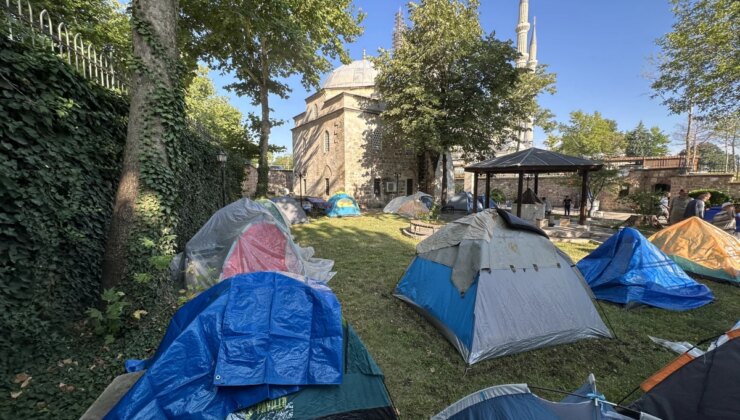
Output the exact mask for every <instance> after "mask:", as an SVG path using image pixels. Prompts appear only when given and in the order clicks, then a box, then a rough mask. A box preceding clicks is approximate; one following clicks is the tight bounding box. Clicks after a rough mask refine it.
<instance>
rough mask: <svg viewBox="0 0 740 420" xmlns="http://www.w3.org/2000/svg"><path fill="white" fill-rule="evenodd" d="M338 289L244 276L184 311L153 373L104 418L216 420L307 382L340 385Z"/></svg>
mask: <svg viewBox="0 0 740 420" xmlns="http://www.w3.org/2000/svg"><path fill="white" fill-rule="evenodd" d="M342 360H343V328H342V320H341V309H340V306H339V302H338V301H337V298H336V296H334V293H333V292H332V291H331V290H330V289H329V288H328V287H326V286H325V285H323V284H322V283H318V282H314V281H312V280H304V279H303V278H299V277H296V278H294V277H290V276H289V275H287V274H283V273H274V272H257V273H249V274H240V275H238V276H234V277H232V278H230V279H227V280H224V281H223V282H221V283H218V284H216V285H215V286H213V287H211V288H210V289H208V290H206V291H204V292H203V293H201V294H200V295H199V296H198V297H196V298H195V299H193V300H192V301H190V302H188V303H187V304H186V305H185V306H183V307H182V308H180V310H178V311H177V313H176V314H175V316H174V317H173V319H172V321H171V322H170V325H169V327H168V328H167V332H166V333H165V337H164V339H163V340H162V342H161V343H160V346H159V348H158V350H157V352H156V354H155V355H154V357H152V358H151V359H149V360H146V361H127V362H126V369H127V370H128V371H129V372H132V371H138V370H143V369H147V370H146V372H145V373H144V375H143V376H142V377H141V378H140V379H139V381H138V382H137V383H136V384H135V385H134V386H133V387H132V388H131V389H130V390H129V392H128V393H127V394H126V395H125V396H124V397H123V398H122V399H121V401H119V402H118V404H117V405H116V406H115V407H114V408H113V409H112V410H111V411H110V413H109V414H108V415H107V416H106V418H110V419H133V418H173V417H187V418H218V419H223V418H225V417H226V416H227V415H228V414H229V413H232V412H234V411H236V410H239V409H241V408H245V407H250V406H252V405H254V404H257V403H259V402H261V401H264V400H268V399H274V398H278V397H280V396H283V395H286V394H289V393H292V392H296V391H298V390H300V389H301V387H302V386H304V385H329V384H331V385H334V384H340V383H341V382H342V370H343V369H342Z"/></svg>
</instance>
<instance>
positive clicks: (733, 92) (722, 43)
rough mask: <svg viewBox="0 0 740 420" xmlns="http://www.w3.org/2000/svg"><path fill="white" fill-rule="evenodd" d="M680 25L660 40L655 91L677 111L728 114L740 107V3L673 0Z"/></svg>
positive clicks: (720, 0) (716, 0) (732, 0)
mask: <svg viewBox="0 0 740 420" xmlns="http://www.w3.org/2000/svg"><path fill="white" fill-rule="evenodd" d="M672 2H673V12H674V14H675V15H676V22H675V23H674V24H673V30H672V31H671V32H669V33H668V34H666V35H665V36H663V37H662V38H660V39H658V41H657V44H658V46H659V47H660V48H661V51H662V55H661V57H660V64H659V66H658V72H659V75H658V77H657V79H656V80H655V81H654V82H653V84H652V88H653V89H654V90H655V93H656V96H659V97H661V98H662V100H663V103H664V104H665V105H667V106H668V108H669V109H670V110H671V112H673V113H682V112H686V111H688V110H689V109H690V108H691V107H692V106H694V107H696V108H697V110H698V111H699V113H700V114H707V115H727V114H733V113H735V114H736V113H737V112H738V109H739V108H738V104H740V63H739V62H738V46H739V45H740V2H738V1H736V0H672Z"/></svg>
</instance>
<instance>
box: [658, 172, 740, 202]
mask: <svg viewBox="0 0 740 420" xmlns="http://www.w3.org/2000/svg"><path fill="white" fill-rule="evenodd" d="M681 188H683V189H684V190H687V191H691V190H698V189H704V188H712V189H715V190H720V191H722V192H724V193H727V194H729V195H730V196H732V197H733V198H735V199H740V181H734V182H733V181H732V174H691V175H677V176H673V177H671V191H678V190H679V189H681Z"/></svg>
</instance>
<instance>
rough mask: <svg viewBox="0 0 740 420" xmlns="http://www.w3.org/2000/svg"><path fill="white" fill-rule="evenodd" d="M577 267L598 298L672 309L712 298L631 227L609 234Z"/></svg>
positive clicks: (693, 304)
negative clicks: (609, 236)
mask: <svg viewBox="0 0 740 420" xmlns="http://www.w3.org/2000/svg"><path fill="white" fill-rule="evenodd" d="M577 267H578V269H579V270H581V273H582V274H583V276H584V277H585V278H586V281H587V282H588V285H589V286H590V287H591V290H592V291H593V293H594V295H596V298H597V299H602V300H608V301H610V302H615V303H620V304H623V305H630V304H645V305H650V306H656V307H658V308H663V309H669V310H674V311H683V310H687V309H694V308H698V307H700V306H703V305H706V304H707V303H709V302H711V301H712V300H714V295H713V294H712V291H711V290H709V288H708V287H707V286H705V285H703V284H700V283H697V282H696V281H694V280H693V279H692V278H691V277H689V276H688V275H687V274H686V273H685V272H684V271H683V270H682V269H681V267H679V266H678V265H676V263H675V262H673V260H671V259H670V258H668V257H667V256H666V255H665V254H664V253H663V252H662V251H661V250H660V249H658V247H656V246H655V245H653V244H652V243H650V241H648V240H647V238H645V237H644V236H642V234H641V233H640V232H638V231H637V230H635V229H632V228H625V229H622V230H620V231H619V232H617V233H615V234H614V235H612V237H611V238H609V239H608V240H607V241H606V242H604V243H603V244H601V246H599V247H598V248H596V249H595V250H594V251H593V252H591V254H589V255H588V256H586V257H585V258H584V259H582V260H581V261H579V262H578V264H577Z"/></svg>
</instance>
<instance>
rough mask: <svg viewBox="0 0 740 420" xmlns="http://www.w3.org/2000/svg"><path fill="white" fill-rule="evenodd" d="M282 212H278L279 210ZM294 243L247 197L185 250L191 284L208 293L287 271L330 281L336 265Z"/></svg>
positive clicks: (220, 213) (227, 209)
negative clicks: (249, 276)
mask: <svg viewBox="0 0 740 420" xmlns="http://www.w3.org/2000/svg"><path fill="white" fill-rule="evenodd" d="M274 210H275V211H277V209H274ZM313 255H314V249H313V248H311V247H307V248H303V247H301V246H299V245H298V244H297V243H295V242H294V241H293V237H292V235H291V234H290V228H289V227H288V226H285V222H284V221H278V220H277V219H275V216H274V215H273V213H271V212H270V211H269V210H268V209H267V208H266V207H265V206H264V205H262V204H259V203H256V202H254V201H252V200H250V199H248V198H242V199H240V200H238V201H235V202H233V203H231V204H229V205H227V206H226V207H223V208H222V209H220V210H219V211H217V212H216V213H214V214H213V216H211V218H210V219H209V220H208V221H207V222H206V223H205V224H204V225H203V227H201V228H200V230H199V231H198V232H197V233H196V234H195V235H194V236H193V237H192V238H191V239H190V240H189V241H188V243H187V244H186V245H185V253H184V261H183V264H184V271H185V284H186V285H187V286H189V287H195V288H206V287H209V286H212V285H214V284H216V283H218V282H220V281H221V280H224V279H226V278H229V277H231V276H233V275H236V274H239V273H251V272H255V271H285V272H289V273H294V274H300V275H305V276H308V277H311V278H313V279H316V280H319V281H324V282H326V281H329V279H331V278H332V276H333V275H334V274H335V273H334V272H333V271H331V270H332V267H333V266H334V261H332V260H327V259H321V258H314V257H313Z"/></svg>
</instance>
